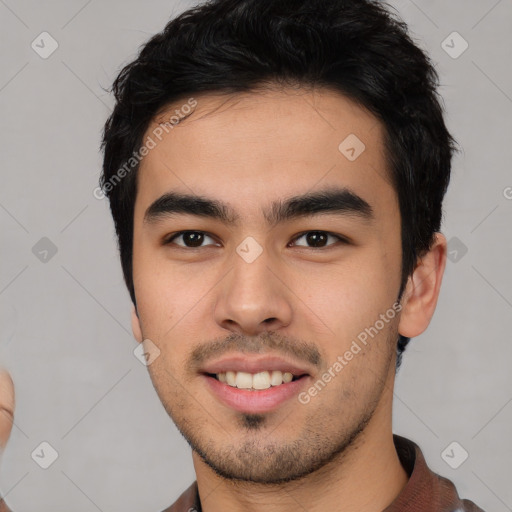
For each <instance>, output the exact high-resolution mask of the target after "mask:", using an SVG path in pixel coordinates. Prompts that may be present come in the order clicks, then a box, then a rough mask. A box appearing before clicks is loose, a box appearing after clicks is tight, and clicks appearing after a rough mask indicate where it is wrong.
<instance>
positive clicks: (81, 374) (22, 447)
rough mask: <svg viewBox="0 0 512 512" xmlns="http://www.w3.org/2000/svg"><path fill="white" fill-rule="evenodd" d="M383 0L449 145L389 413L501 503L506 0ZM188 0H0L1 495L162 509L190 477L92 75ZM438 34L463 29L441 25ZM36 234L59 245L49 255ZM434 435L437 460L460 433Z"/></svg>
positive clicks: (511, 384)
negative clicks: (144, 328)
mask: <svg viewBox="0 0 512 512" xmlns="http://www.w3.org/2000/svg"><path fill="white" fill-rule="evenodd" d="M393 4H394V5H396V7H397V9H398V11H399V12H400V14H401V15H402V17H403V18H404V19H405V21H407V22H408V23H409V24H410V27H411V30H412V33H413V36H414V38H415V39H416V40H417V41H418V42H419V44H420V45H421V46H422V47H423V48H425V49H426V50H427V51H428V52H429V53H430V55H431V57H432V59H433V61H434V62H435V63H436V65H437V68H438V70H439V72H440V75H441V81H442V88H441V93H442V95H443V97H444V100H445V104H446V109H447V123H448V125H449V128H450V129H451V131H452V132H453V134H454V136H455V137H456V139H457V140H458V141H459V143H460V145H461V146H462V148H463V152H462V153H461V154H459V155H458V156H457V157H456V159H455V162H454V172H453V179H452V183H451V187H450V190H449V192H448V196H447V200H446V207H445V211H446V216H445V223H444V233H445V234H446V235H447V237H448V239H449V240H450V244H451V245H450V249H451V252H452V255H451V258H452V260H453V261H449V262H448V265H447V270H446V274H445V279H444V283H443V289H442V293H441V297H440V302H439V306H438V310H437V312H436V315H435V317H434V319H433V322H432V324H431V327H430V328H429V329H428V331H427V332H426V333H425V334H424V335H422V336H421V337H419V338H416V339H415V340H414V342H412V343H411V345H410V346H409V348H408V350H407V353H406V355H405V358H404V364H403V367H402V369H401V371H400V372H399V376H398V380H397V386H396V400H395V409H394V430H395V432H396V433H399V434H403V435H406V436H408V437H409V438H411V439H413V440H415V441H416V442H417V443H419V445H420V446H421V447H422V449H423V451H424V453H425V456H426V458H427V462H428V463H429V465H430V466H431V467H432V468H433V469H434V470H435V471H437V472H439V473H441V474H442V475H445V476H447V477H448V478H450V479H452V480H453V481H454V482H455V483H456V485H457V487H458V490H459V493H460V494H461V495H462V496H463V497H467V498H470V499H473V500H474V501H476V502H477V503H478V504H479V505H480V506H482V507H483V508H485V509H486V510H488V511H490V510H493V511H496V512H504V511H506V510H512V486H511V485H510V483H511V470H510V469H509V468H510V460H511V459H512V440H511V439H512V436H511V424H512V404H511V402H512V378H511V372H510V363H511V356H512V343H510V334H509V333H510V327H511V320H512V272H511V271H510V264H511V261H512V258H511V249H512V229H511V220H512V188H510V187H512V173H511V171H510V162H511V161H512V144H511V134H512V129H511V128H512V73H511V65H510V64H511V59H510V55H511V49H512V48H511V43H512V0H500V1H497V0H478V1H476V0H473V1H467V0H464V1H463V0H452V1H449V2H448V1H441V0H439V1H420V0H415V1H414V2H413V1H412V0H400V1H396V2H393ZM190 5H193V3H192V2H178V1H163V0H159V1H153V2H151V4H150V5H149V6H148V3H145V2H135V1H126V0H125V1H121V0H111V1H110V0H109V1H108V2H107V1H103V2H101V1H99V0H90V1H88V2H87V1H84V0H73V1H70V0H67V1H64V0H52V1H44V2H43V1H37V2H36V1H35V0H32V1H28V0H0V34H1V38H2V40H1V43H2V44H1V45H0V51H1V67H0V109H1V120H2V125H1V126H2V129H1V141H2V142H1V148H2V150H1V178H2V185H1V188H0V227H1V233H2V236H1V246H0V251H1V253H0V258H1V268H0V364H1V365H2V366H4V367H6V368H7V369H9V371H10V372H11V374H12V376H13V379H14V381H15V385H16V392H17V409H16V416H15V427H14V429H13V433H12V437H11V440H10V443H9V445H8V447H7V450H6V452H5V454H4V457H3V461H2V466H1V468H0V482H1V484H0V491H1V492H2V493H3V494H4V495H5V496H6V501H7V502H8V503H9V504H10V505H11V506H12V507H13V508H14V510H15V511H16V512H22V511H24V510H26V511H32V510H36V509H37V510H40V511H42V512H44V511H50V510H57V511H58V510H73V511H75V512H81V511H84V512H86V511H87V512H88V511H95V510H102V511H107V510H109V511H121V510H123V511H128V512H130V511H133V512H135V511H140V510H147V511H148V512H149V511H151V510H154V511H158V510H161V509H163V508H164V507H166V506H168V505H169V504H170V503H171V502H173V501H174V499H175V498H176V497H177V496H178V495H179V494H180V493H181V492H182V491H183V490H184V489H185V488H186V487H187V486H188V485H189V484H190V483H191V482H192V481H193V479H194V472H193V467H192V462H191V457H190V452H189V448H188V445H187V444H186V443H185V441H184V440H183V439H182V438H181V436H180V435H179V433H178V432H177V430H176V429H175V427H174V425H173V423H172V421H171V420H170V419H169V417H168V416H167V414H166V413H165V411H164V409H163V407H162V406H161V404H160V402H159V400H158V397H157V395H156V393H155V392H154V390H153V387H152V385H151V382H150V380H149V377H148V375H147V370H146V368H145V367H144V365H143V364H141V363H140V362H139V360H138V359H137V358H136V357H135V356H134V355H133V350H134V349H135V348H136V346H137V344H136V342H135V341H134V340H133V339H132V336H131V332H130V324H129V312H130V302H129V298H128V294H127V292H126V291H125V288H124V285H123V281H122V275H121V270H120V265H119V263H118V258H117V253H116V245H115V238H114V232H113V226H112V222H111V219H110V216H109V211H108V207H107V203H106V201H105V200H97V199H95V198H94V197H93V189H94V188H95V187H96V186H97V180H98V176H99V170H100V163H101V156H100V154H99V151H98V147H99V141H100V131H101V128H102V124H103V122H104V121H105V119H106V117H107V116H108V114H109V112H110V109H111V107H112V98H111V97H110V96H109V94H107V93H106V92H105V89H106V88H108V87H109V86H110V84H111V82H112V80H113V78H114V77H115V75H116V73H117V72H118V71H119V69H120V67H121V65H122V64H123V63H127V62H128V61H129V60H131V59H133V58H134V57H135V55H136V52H137V50H138V48H139V46H140V45H141V44H142V43H143V42H144V41H145V40H146V39H147V38H148V37H149V36H151V35H152V34H154V33H155V32H157V31H160V30H161V29H162V28H163V27H164V25H165V23H166V21H167V20H168V19H169V17H170V16H174V15H175V14H177V13H178V12H180V11H182V10H184V9H185V8H187V7H188V6H190ZM43 31H47V32H49V33H50V34H51V35H52V37H53V38H55V40H56V41H57V42H58V45H59V46H58V49H57V50H56V51H55V52H54V53H53V54H52V55H51V56H50V57H49V58H47V59H43V58H41V57H40V56H39V55H38V54H37V53H36V52H35V51H34V50H33V49H32V48H31V43H32V41H34V40H36V42H37V41H40V38H38V36H39V34H40V33H41V32H43ZM453 31H457V32H458V33H460V35H461V36H462V37H463V38H464V40H466V41H467V43H468V44H469V48H468V49H467V50H466V51H465V52H464V53H462V55H460V56H458V58H452V57H451V56H450V55H449V54H448V53H447V52H446V51H445V49H444V48H443V47H442V42H443V41H445V40H446V38H447V36H449V34H451V33H452V32H453ZM452 40H453V42H452ZM444 44H445V45H449V46H453V48H452V49H451V52H452V53H453V52H454V51H460V49H461V48H462V46H461V44H462V41H461V40H460V39H453V37H452V38H451V39H450V38H449V39H448V40H447V42H446V43H444ZM45 46H46V48H48V45H47V43H45ZM43 237H47V238H48V239H49V240H51V242H52V243H53V244H54V245H55V247H56V248H57V253H56V254H55V255H53V256H52V252H51V251H50V252H49V253H48V254H47V255H46V261H44V256H45V253H44V252H41V251H43V250H44V249H45V247H46V246H45V245H44V244H48V242H47V241H43V242H39V241H40V239H41V238H43ZM454 237H455V238H454ZM38 242H39V244H43V245H36V244H37V243H38ZM34 246H36V249H34V250H33V247H34ZM465 248H467V253H465V254H464V252H465V250H466V249H465ZM46 249H48V247H46ZM34 253H35V254H34ZM41 258H42V259H43V261H41ZM43 441H46V442H48V443H50V445H51V446H53V447H54V449H55V450H56V451H57V452H58V458H57V460H56V461H55V462H54V463H53V464H52V465H51V466H50V467H49V468H48V469H46V470H44V469H42V468H40V467H39V465H38V464H36V462H35V461H34V460H33V458H32V456H31V454H32V452H33V451H34V450H35V449H36V448H38V447H39V446H40V443H41V442H43ZM453 441H456V442H458V443H459V444H460V446H461V447H463V449H465V450H466V451H467V452H468V453H469V458H468V459H467V460H466V461H465V462H464V463H463V464H462V465H460V467H459V468H458V469H452V468H451V467H450V466H449V465H448V464H447V463H446V462H445V460H443V458H442V456H441V453H442V452H443V450H445V448H446V447H447V446H448V445H449V444H450V443H452V442H453ZM39 451H40V449H39ZM36 452H37V451H36ZM46 453H48V450H47V451H46ZM449 453H450V455H451V462H452V463H453V461H454V460H455V461H457V459H459V460H460V457H461V454H462V453H463V452H462V451H461V448H460V447H458V446H457V447H456V448H455V449H454V451H453V452H450V451H449Z"/></svg>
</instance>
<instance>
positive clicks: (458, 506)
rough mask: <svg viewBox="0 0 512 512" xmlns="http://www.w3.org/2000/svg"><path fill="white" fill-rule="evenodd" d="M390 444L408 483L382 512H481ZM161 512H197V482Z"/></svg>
mask: <svg viewBox="0 0 512 512" xmlns="http://www.w3.org/2000/svg"><path fill="white" fill-rule="evenodd" d="M393 440H394V442H395V447H396V451H397V453H398V457H399V458H400V462H401V463H402V466H403V467H404V469H405V470H406V472H407V474H408V475H409V481H408V482H407V485H406V486H405V487H404V488H403V490H402V492H401V493H400V494H399V495H398V496H397V498H396V499H395V500H394V501H393V503H391V505H390V506H389V507H387V508H386V509H385V510H384V511H383V512H483V510H482V509H481V508H479V507H477V506H476V505H475V504H474V503H473V502H472V501H469V500H461V499H460V498H459V496H458V494H457V491H456V489H455V486H454V485H453V483H452V482H450V480H448V479H446V478H443V477H441V476H439V475H436V474H435V473H433V472H432V471H430V469H429V468H428V466H427V464H426V462H425V458H424V457H423V454H422V453H421V450H420V448H419V447H418V446H417V445H416V444H415V443H413V442H412V441H409V440H408V439H406V438H405V437H401V436H398V435H394V436H393ZM0 512H2V511H1V509H0ZM163 512H201V503H200V501H199V494H198V490H197V481H196V482H194V483H193V484H192V485H191V486H190V487H189V488H188V489H187V490H186V491H185V492H184V493H183V494H182V495H181V496H180V497H179V498H178V499H177V501H176V502H174V503H173V504H172V505H171V506H170V507H169V508H166V509H165V510H164V511H163Z"/></svg>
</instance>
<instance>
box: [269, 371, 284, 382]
mask: <svg viewBox="0 0 512 512" xmlns="http://www.w3.org/2000/svg"><path fill="white" fill-rule="evenodd" d="M282 383H283V372H280V371H278V370H274V371H273V372H272V376H271V377H270V384H271V385H272V386H279V384H282Z"/></svg>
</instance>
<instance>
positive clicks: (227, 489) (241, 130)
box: [0, 89, 446, 512]
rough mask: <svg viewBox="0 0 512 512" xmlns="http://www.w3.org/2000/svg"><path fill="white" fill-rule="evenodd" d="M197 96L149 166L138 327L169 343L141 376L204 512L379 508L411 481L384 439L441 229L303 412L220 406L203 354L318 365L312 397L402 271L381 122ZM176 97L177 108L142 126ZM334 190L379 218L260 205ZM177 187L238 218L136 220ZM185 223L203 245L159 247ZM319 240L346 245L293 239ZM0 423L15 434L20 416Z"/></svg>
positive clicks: (285, 104)
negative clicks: (354, 150) (257, 251)
mask: <svg viewBox="0 0 512 512" xmlns="http://www.w3.org/2000/svg"><path fill="white" fill-rule="evenodd" d="M196 99H197V101H198V104H197V107H196V108H195V111H194V112H193V113H192V114H191V115H190V116H189V117H188V118H187V119H186V120H183V121H181V122H180V123H179V124H178V125H176V126H174V127H173V129H172V130H171V131H170V132H169V133H168V134H167V135H166V136H164V137H163V139H162V140H161V141H160V142H158V144H157V146H156V147H155V148H154V149H152V150H151V151H150V152H149V154H147V156H145V157H144V159H143V161H142V163H141V167H140V169H139V174H138V193H137V197H136V203H135V212H134V241H133V278H134V286H135V293H136V299H137V312H138V314H137V313H136V312H135V310H134V312H133V313H132V328H133V333H134V336H135V338H136V339H137V340H138V341H139V342H142V341H143V340H148V339H149V340H151V342H152V343H153V344H154V346H156V347H157V348H158V349H159V351H160V353H159V355H158V357H156V358H155V359H154V361H153V362H151V364H149V365H148V370H149V374H150V377H151V379H152V382H153V385H154V387H155V390H156V392H157V394H158V396H159V398H160V400H161V401H162V404H163V406H164V407H165V409H166V411H167V412H168V413H169V415H170V416H171V417H172V419H173V420H174V422H175V423H176V425H177V427H178V428H179V430H180V431H181V432H182V434H183V435H184V436H185V438H186V439H187V441H188V442H189V443H190V444H191V446H192V448H193V451H192V457H193V463H194V468H195V471H196V475H197V482H198V488H199V494H200V498H201V504H202V508H203V510H204V511H205V512H217V511H223V512H226V511H228V512H229V511H235V510H237V511H238V510H248V511H260V510H265V511H271V512H281V511H283V512H284V511H292V510H293V511H296V510H297V508H298V507H299V508H300V507H302V508H304V509H306V510H308V511H310V512H316V511H320V510H340V511H344V512H346V511H356V510H357V511H359V510H366V511H369V512H371V511H382V510H383V509H384V508H385V507H386V506H388V505H389V504H390V503H391V502H392V501H393V500H394V499H395V498H396V496H397V495H398V494H399V493H400V491H401V490H402V489H403V487H404V486H405V485H406V483H407V478H408V476H407V474H406V473H405V471H404V469H403V468H402V466H401V464H400V462H399V459H398V457H397V454H396V451H395V448H394V444H393V438H392V424H391V418H392V398H393V385H394V378H395V350H396V339H397V334H398V333H401V334H403V335H405V336H409V337H414V336H417V335H419V334H421V333H422V332H423V331H424V330H425V329H426V328H427V326H428V324H429V322H430V319H431V317H432V315H433V313H434V310H435V306H436V303H437V298H438V294H439V289H440V285H441V280H442V275H443V271H444V267H445V263H446V240H445V238H444V236H443V235H441V234H437V235H436V238H435V241H434V244H433V246H432V248H431V250H430V251H429V252H428V253H426V254H425V255H423V256H422V258H421V259H420V260H419V261H418V264H417V267H416V269H415V271H414V273H413V274H412V275H411V276H410V277H409V280H408V283H407V287H406V290H405V293H404V295H403V297H402V301H401V305H402V310H401V312H400V313H399V314H397V315H396V316H395V318H394V319H393V320H390V321H389V322H388V323H386V324H385V326H384V328H383V329H381V330H380V331H379V333H378V335H376V336H375V337H374V338H373V339H372V340H371V342H370V343H368V345H367V346H366V347H364V349H363V350H362V351H361V352H360V353H358V354H357V355H356V356H354V358H353V359H352V360H351V361H350V362H349V363H348V364H347V365H346V366H345V367H344V368H343V370H342V371H341V372H340V373H339V374H337V376H336V378H334V379H332V380H331V381H330V382H329V383H328V384H327V385H326V386H325V387H324V388H323V389H322V390H321V392H319V393H318V394H317V395H316V396H314V397H313V398H312V399H311V401H310V402H309V403H307V404H301V403H300V402H299V401H298V400H297V399H295V398H292V399H290V400H288V401H286V402H285V403H284V404H282V405H281V406H280V407H279V408H277V409H276V410H274V411H272V412H267V413H262V414H257V415H256V414H249V413H247V412H238V411H235V410H233V409H231V408H229V407H227V406H226V405H224V404H223V403H222V402H220V401H219V400H218V399H217V398H216V397H215V395H213V394H212V393H211V391H210V390H209V389H208V387H207V386H206V385H205V382H204V377H203V376H202V375H200V374H199V373H198V367H197V365H194V364H193V363H194V361H196V360H197V359H198V358H199V359H201V360H202V361H203V362H208V361H211V360H212V359H213V358H218V357H219V356H225V355H228V354H229V355H231V354H237V353H241V352H243V353H244V355H245V356H246V357H250V356H251V355H255V354H261V353H271V354H277V355H282V356H286V357H288V358H290V357H292V358H293V360H294V361H296V362H297V363H299V364H301V365H302V366H304V367H306V368H308V369H309V371H310V372H311V375H310V376H309V377H307V379H306V380H307V382H305V383H304V388H303V389H304V390H307V389H308V388H309V387H310V386H311V385H312V384H313V383H314V382H316V381H317V380H318V379H319V378H320V377H321V376H322V374H324V372H326V371H327V370H328V368H330V367H332V365H333V363H334V362H335V361H336V360H337V357H338V356H340V355H343V354H344V353H345V352H346V351H347V350H348V349H349V348H350V346H351V343H352V341H353V340H354V339H356V337H357V335H358V334H359V333H361V332H362V331H364V329H365V328H368V327H370V326H372V325H374V324H375V322H376V320H378V319H379V317H380V315H381V314H384V313H385V312H386V311H387V310H389V308H391V306H392V305H393V304H394V303H395V301H396V299H397V297H398V292H399V286H400V276H401V273H400V272H401V257H402V252H401V239H400V214H399V209H398V202H397V194H396V192H395V190H394V189H393V187H392V185H391V183H390V180H389V177H388V176H389V174H388V171H387V169H386V160H385V157H384V148H383V127H382V125H381V124H380V122H379V121H377V120H376V118H375V117H373V116H372V115H371V114H370V113H368V112H367V111H365V110H364V109H362V108H360V107H359V106H357V105H356V104H354V103H353V102H352V101H350V100H348V99H347V98H345V97H343V96H341V95H340V94H339V93H337V92H333V91H328V90H303V89H269V90H260V91H255V92H253V93H247V94H238V95H231V96H230V95H218V94H217V95H214V94H204V95H199V96H196ZM184 103H185V101H183V102H179V103H176V104H173V105H170V106H169V108H168V110H167V111H163V112H162V115H161V116H158V117H157V118H155V120H154V121H153V123H152V124H151V126H150V127H149V128H148V131H147V134H148V135H150V134H151V131H152V130H154V129H155V127H157V126H158V123H159V122H161V121H163V120H164V119H166V118H168V117H169V115H172V114H173V113H174V111H175V109H176V108H179V107H180V105H182V104H184ZM351 133H354V134H356V135H357V137H358V138H359V139H360V140H361V141H363V142H364V144H365V146H366V149H365V151H364V152H363V153H362V154H361V155H360V156H359V157H358V158H357V159H356V160H355V161H353V162H351V161H349V160H348V159H347V158H345V156H343V155H342V154H341V153H340V151H339V150H338V145H339V144H340V142H341V141H343V140H344V139H345V138H346V137H347V135H349V134H351ZM333 187H345V188H349V189H350V190H351V191H353V192H354V193H356V194H357V195H359V196H360V197H361V198H363V199H364V200H365V201H367V202H368V203H369V204H370V205H371V207H372V209H373V214H374V217H373V219H372V220H371V221H368V220H364V219H362V218H360V217H357V216H354V215H335V214H331V213H329V214H322V215H315V216H309V217H305V218H299V219H294V220H288V221H286V222H282V223H280V224H278V225H276V226H273V227H270V226H269V225H268V224H267V223H266V221H265V218H264V216H263V214H262V211H263V210H265V209H267V208H268V206H269V205H270V204H271V203H272V202H273V201H276V200H285V199H286V198H288V197H290V196H293V195H299V194H304V193H307V192H314V191H319V190H324V189H332V188H333ZM170 191H174V192H181V193H186V194H195V195H200V196H205V197H209V198H213V199H217V200H219V201H223V202H225V203H227V204H228V205H229V206H230V207H231V208H232V209H233V210H234V212H236V213H237V214H238V215H239V217H240V221H239V223H238V224H237V225H227V224H225V223H223V222H221V221H219V220H213V219H208V218H199V217H196V216H193V215H185V214H180V215H177V214H175V215H173V216H167V217H162V218H161V219H160V220H159V221H158V222H152V223H148V222H144V215H145V212H146V210H147V209H148V207H149V206H150V205H151V204H152V203H153V202H154V201H155V200H156V199H158V198H159V197H161V196H162V194H164V193H167V192H170ZM183 230H190V231H194V230H196V231H201V232H205V234H206V235H207V237H205V239H204V242H203V246H202V247H199V248H195V249H190V248H187V247H186V240H185V238H184V237H178V238H175V239H174V240H173V241H172V242H169V243H167V244H165V243H164V241H168V239H169V235H171V234H174V233H176V232H178V231H183ZM309 231H324V232H328V233H332V234H337V235H340V236H343V237H346V238H347V239H348V240H349V242H348V243H342V242H340V241H338V240H337V239H335V238H331V237H330V238H329V239H328V240H327V241H326V242H325V246H324V247H317V248H315V247H311V246H308V241H307V239H306V237H305V236H302V237H300V235H301V234H303V233H304V232H309ZM248 236H251V237H253V238H254V239H255V240H256V241H257V242H258V244H259V245H260V246H261V248H262V249H263V251H262V253H261V255H260V256H259V257H258V258H257V259H256V260H254V261H253V262H252V263H247V262H246V261H245V260H244V259H242V258H241V257H240V256H239V255H238V253H237V252H236V248H237V246H238V245H239V244H240V243H241V242H242V241H243V240H244V239H245V238H246V237H248ZM299 237H300V238H299ZM193 355H194V356H196V357H195V358H194V357H193ZM313 356H316V358H315V357H313ZM0 382H1V381H0ZM4 382H6V381H4ZM1 389H2V391H3V392H2V393H1V394H0V400H1V401H0V406H1V405H2V402H3V404H4V405H5V404H9V403H11V402H9V400H10V397H11V396H12V397H13V396H14V395H13V393H14V391H13V390H12V385H11V387H9V386H7V388H5V387H4V388H1ZM5 389H7V392H5ZM11 390H12V391H11ZM11 410H13V406H12V407H11ZM2 421H3V429H0V433H1V435H2V436H3V439H4V442H5V441H6V439H7V437H8V435H9V434H8V432H9V429H10V422H9V421H8V420H7V416H6V415H0V425H2V423H1V422H2ZM0 510H1V508H0Z"/></svg>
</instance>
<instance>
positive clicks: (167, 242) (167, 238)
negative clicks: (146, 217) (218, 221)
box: [162, 229, 216, 249]
mask: <svg viewBox="0 0 512 512" xmlns="http://www.w3.org/2000/svg"><path fill="white" fill-rule="evenodd" d="M186 233H201V234H202V235H205V236H207V237H209V238H211V239H212V240H215V241H216V237H215V236H214V235H212V234H211V233H208V231H202V230H200V229H184V230H182V231H176V232H174V233H171V234H169V235H166V236H165V237H164V238H163V239H162V245H170V244H172V243H174V242H173V240H174V239H176V238H178V237H180V236H182V235H185V234H186ZM175 245H176V246H177V247H180V248H181V249H202V248H204V247H208V246H206V245H200V246H199V247H187V246H186V245H179V244H175ZM209 245H211V244H209Z"/></svg>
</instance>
